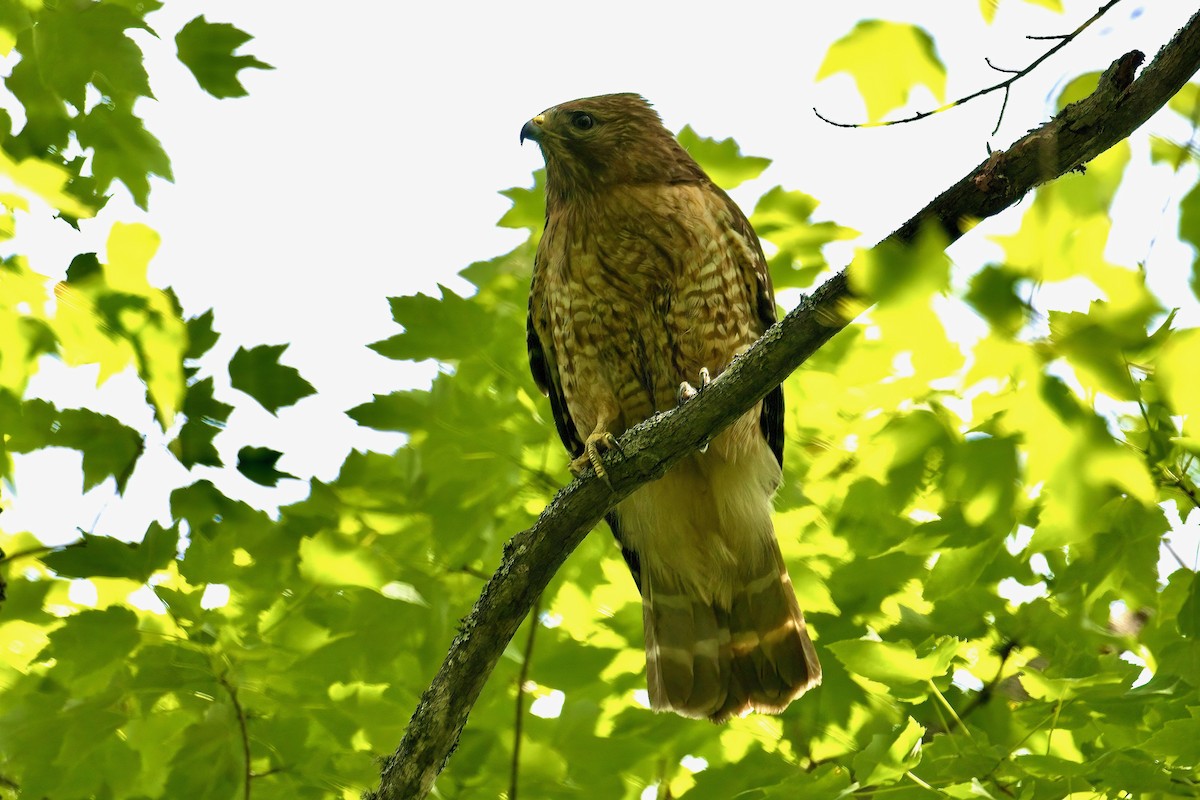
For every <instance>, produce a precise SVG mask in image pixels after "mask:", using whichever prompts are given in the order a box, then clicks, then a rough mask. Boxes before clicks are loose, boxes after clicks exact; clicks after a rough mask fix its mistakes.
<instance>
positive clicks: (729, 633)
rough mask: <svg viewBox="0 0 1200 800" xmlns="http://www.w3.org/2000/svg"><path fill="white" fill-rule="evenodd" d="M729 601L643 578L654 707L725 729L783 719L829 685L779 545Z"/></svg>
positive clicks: (663, 579)
mask: <svg viewBox="0 0 1200 800" xmlns="http://www.w3.org/2000/svg"><path fill="white" fill-rule="evenodd" d="M767 555H768V557H767V558H765V559H763V561H762V563H760V564H759V565H758V569H756V570H755V574H743V575H739V576H736V577H735V579H734V580H733V584H734V585H733V586H732V587H731V591H729V592H728V593H727V594H728V597H727V599H726V598H721V597H711V598H704V597H701V596H698V595H697V594H696V593H695V592H694V591H692V592H689V591H688V588H687V587H688V584H686V583H683V584H679V585H677V586H673V585H672V584H675V582H674V581H672V580H670V576H668V575H663V574H662V573H659V574H657V575H655V574H652V572H650V571H647V572H645V573H644V574H643V576H642V580H643V581H644V585H643V587H642V590H643V591H642V593H643V604H642V613H643V618H644V622H645V630H646V664H647V677H648V688H649V694H650V705H651V707H652V708H653V709H655V710H656V711H668V710H669V711H674V712H675V713H677V714H682V715H684V716H688V717H695V718H707V719H710V720H712V721H713V722H724V721H725V720H727V719H729V718H730V717H735V716H741V715H743V714H745V713H747V712H749V711H758V712H761V713H767V714H778V713H780V712H782V711H783V710H784V709H785V708H787V706H788V704H789V703H791V702H792V701H793V700H795V699H796V698H797V697H799V696H800V695H802V694H804V692H806V691H807V690H808V689H810V688H812V687H813V686H816V685H817V684H818V683H820V681H821V665H820V662H818V661H817V654H816V652H815V650H814V649H813V643H812V640H811V639H810V638H809V636H808V631H807V629H806V627H805V624H804V614H803V613H802V612H801V611H800V606H799V604H798V603H797V602H796V595H795V593H794V592H793V591H792V582H791V579H790V578H789V577H788V574H787V569H786V567H785V566H784V564H783V557H782V556H781V555H780V552H779V545H778V543H776V542H775V540H774V537H771V539H770V542H769V553H768V554H767Z"/></svg>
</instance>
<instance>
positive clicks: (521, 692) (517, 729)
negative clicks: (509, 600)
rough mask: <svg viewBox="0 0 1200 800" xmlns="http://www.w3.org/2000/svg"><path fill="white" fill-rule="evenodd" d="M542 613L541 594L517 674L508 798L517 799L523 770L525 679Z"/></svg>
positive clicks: (532, 612) (532, 615) (536, 603)
mask: <svg viewBox="0 0 1200 800" xmlns="http://www.w3.org/2000/svg"><path fill="white" fill-rule="evenodd" d="M541 614H542V596H541V595H540V594H539V595H538V596H537V599H536V600H534V601H533V608H531V609H530V610H529V637H528V638H527V639H526V640H525V653H524V655H523V656H522V658H521V672H520V674H518V675H517V718H516V720H515V721H514V723H513V752H512V770H511V773H510V775H509V779H508V800H517V777H518V775H519V774H520V770H521V731H522V730H524V728H525V681H527V680H529V662H530V659H532V658H533V637H534V636H536V635H537V629H538V625H539V624H540V623H539V621H538V617H540V616H541Z"/></svg>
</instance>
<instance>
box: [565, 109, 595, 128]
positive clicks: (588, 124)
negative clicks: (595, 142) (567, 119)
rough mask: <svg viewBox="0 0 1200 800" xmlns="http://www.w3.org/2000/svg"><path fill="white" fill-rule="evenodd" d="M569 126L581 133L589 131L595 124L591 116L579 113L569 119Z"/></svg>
mask: <svg viewBox="0 0 1200 800" xmlns="http://www.w3.org/2000/svg"><path fill="white" fill-rule="evenodd" d="M571 124H572V125H574V126H575V127H576V128H579V130H581V131H586V130H591V128H592V126H593V125H595V124H596V120H594V119H592V115H591V114H585V113H583V112H582V111H580V112H577V113H576V114H575V116H574V117H572V118H571Z"/></svg>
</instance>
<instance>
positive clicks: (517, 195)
mask: <svg viewBox="0 0 1200 800" xmlns="http://www.w3.org/2000/svg"><path fill="white" fill-rule="evenodd" d="M500 194H502V195H504V196H505V197H507V198H508V199H509V200H512V202H513V207H512V208H510V209H509V210H508V211H507V212H505V214H504V216H502V217H501V218H500V221H499V222H497V223H496V224H497V225H499V226H500V227H501V228H517V229H521V228H525V229H526V230H529V231H530V232H532V233H533V234H534V236H540V235H541V232H542V225H544V224H545V222H546V170H544V169H539V170H536V171H535V172H534V173H533V186H532V187H531V188H528V189H526V188H525V187H523V186H515V187H513V188H512V189H505V190H503V191H501V192H500Z"/></svg>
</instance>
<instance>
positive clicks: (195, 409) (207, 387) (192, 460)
mask: <svg viewBox="0 0 1200 800" xmlns="http://www.w3.org/2000/svg"><path fill="white" fill-rule="evenodd" d="M232 411H233V406H231V405H227V404H225V403H222V402H220V401H219V400H217V399H216V398H214V397H213V379H212V378H205V379H204V380H202V381H198V382H196V383H194V384H192V385H191V386H189V387H188V390H187V394H186V395H185V396H184V400H183V415H184V417H186V420H185V421H184V423H183V426H182V427H181V428H180V429H179V435H178V436H177V437H175V439H174V441H172V442H171V445H170V448H171V452H172V453H174V454H175V457H176V458H178V459H179V463H181V464H183V465H184V466H185V467H187V468H188V469H191V468H192V467H194V466H196V465H197V464H203V465H204V466H207V467H219V466H221V457H220V456H219V455H218V454H217V448H216V447H215V446H214V445H213V439H214V438H216V435H217V434H218V433H220V432H221V431H222V430H224V428H225V422H226V420H228V419H229V414H230V412H232Z"/></svg>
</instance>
